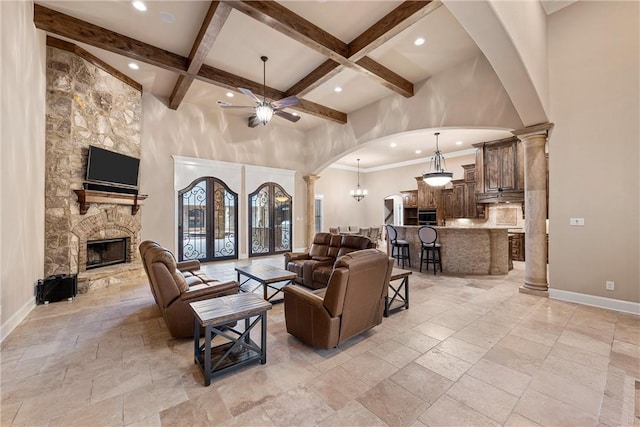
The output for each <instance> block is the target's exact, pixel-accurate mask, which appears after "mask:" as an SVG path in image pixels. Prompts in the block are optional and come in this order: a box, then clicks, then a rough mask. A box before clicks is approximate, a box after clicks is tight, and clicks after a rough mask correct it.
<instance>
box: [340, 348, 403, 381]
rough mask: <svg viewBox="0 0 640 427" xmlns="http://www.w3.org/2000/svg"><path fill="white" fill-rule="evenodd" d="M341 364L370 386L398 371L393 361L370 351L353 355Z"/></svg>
mask: <svg viewBox="0 0 640 427" xmlns="http://www.w3.org/2000/svg"><path fill="white" fill-rule="evenodd" d="M341 366H342V367H343V368H344V369H346V370H347V371H349V372H350V373H351V374H352V375H353V376H355V377H356V378H358V379H359V380H360V381H362V382H364V383H365V384H368V385H369V386H374V385H376V384H378V383H379V382H380V381H382V380H384V379H386V378H388V377H389V376H391V375H393V374H394V373H395V372H397V371H398V368H396V367H395V366H393V365H392V364H391V363H389V362H386V361H384V360H382V359H381V358H380V357H378V356H376V355H375V354H372V353H370V352H367V353H363V354H361V355H359V356H356V357H353V358H351V359H350V360H348V361H346V362H345V363H343V364H342V365H341Z"/></svg>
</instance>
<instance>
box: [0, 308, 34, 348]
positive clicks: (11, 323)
mask: <svg viewBox="0 0 640 427" xmlns="http://www.w3.org/2000/svg"><path fill="white" fill-rule="evenodd" d="M35 306H36V301H35V298H31V299H30V300H29V301H27V302H26V304H24V305H23V306H22V307H20V309H19V310H18V311H16V312H15V313H14V314H13V316H11V317H10V318H9V320H7V321H6V322H4V323H3V324H2V325H0V342H3V341H4V339H5V338H7V337H8V336H9V334H11V332H13V330H14V329H15V328H16V326H18V325H19V324H20V322H22V321H23V320H24V319H26V318H27V316H28V315H29V313H31V310H33V309H34V308H35Z"/></svg>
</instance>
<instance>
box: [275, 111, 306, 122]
mask: <svg viewBox="0 0 640 427" xmlns="http://www.w3.org/2000/svg"><path fill="white" fill-rule="evenodd" d="M273 114H275V115H276V116H279V117H282V118H283V119H287V120H289V121H290V122H294V123H295V122H297V121H298V120H300V116H294V115H293V114H291V113H287V112H286V111H281V110H276V111H274V112H273Z"/></svg>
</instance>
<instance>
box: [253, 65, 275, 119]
mask: <svg viewBox="0 0 640 427" xmlns="http://www.w3.org/2000/svg"><path fill="white" fill-rule="evenodd" d="M260 59H261V60H262V102H261V103H259V104H258V106H257V107H256V117H257V118H258V121H259V122H260V123H262V124H263V125H266V124H267V123H269V120H271V118H272V117H273V107H272V106H271V103H270V102H267V61H268V60H269V58H267V57H266V56H261V57H260Z"/></svg>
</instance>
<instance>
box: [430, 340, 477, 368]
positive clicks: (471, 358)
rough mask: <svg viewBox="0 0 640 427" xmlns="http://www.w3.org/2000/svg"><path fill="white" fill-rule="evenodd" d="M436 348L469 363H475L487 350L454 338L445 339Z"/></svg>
mask: <svg viewBox="0 0 640 427" xmlns="http://www.w3.org/2000/svg"><path fill="white" fill-rule="evenodd" d="M436 348H437V349H438V350H440V351H443V352H445V353H448V354H450V355H452V356H455V357H457V358H458V359H462V360H464V361H466V362H469V363H476V362H477V361H478V360H480V359H481V358H482V356H484V355H485V353H486V352H487V350H486V349H484V348H482V347H478V346H477V345H473V344H470V343H468V342H466V341H462V340H459V339H458V338H455V337H449V338H447V339H446V340H444V341H442V342H441V343H440V344H439V345H438V346H437V347H436Z"/></svg>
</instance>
